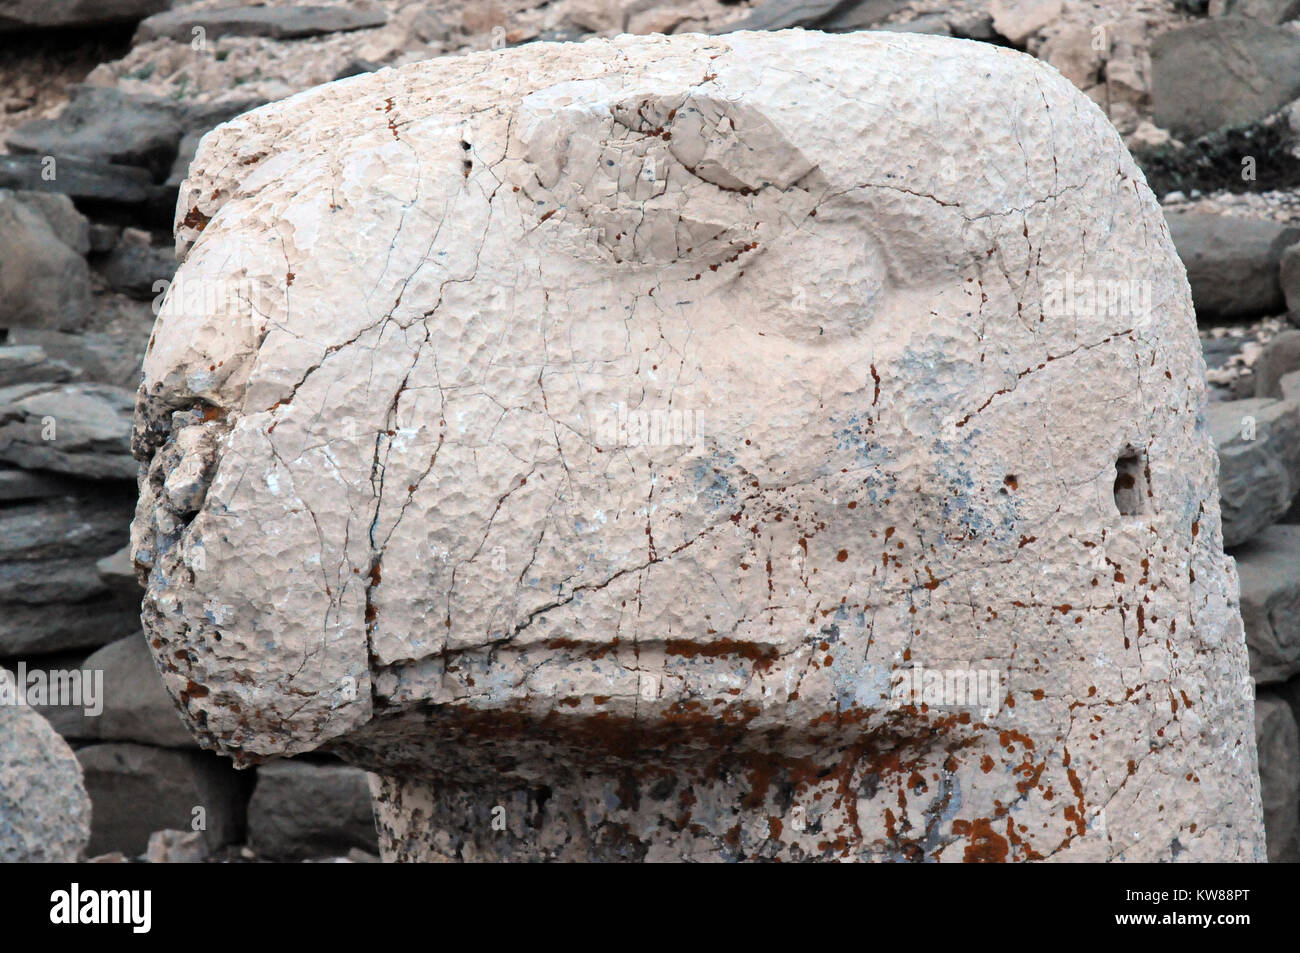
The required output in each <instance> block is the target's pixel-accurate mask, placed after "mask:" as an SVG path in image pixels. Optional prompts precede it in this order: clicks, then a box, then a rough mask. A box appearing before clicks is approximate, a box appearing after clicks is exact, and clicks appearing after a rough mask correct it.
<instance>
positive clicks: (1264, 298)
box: [1165, 212, 1300, 320]
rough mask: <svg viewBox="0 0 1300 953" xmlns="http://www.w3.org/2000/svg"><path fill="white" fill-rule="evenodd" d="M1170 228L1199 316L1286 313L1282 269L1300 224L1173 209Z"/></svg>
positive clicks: (1166, 217)
mask: <svg viewBox="0 0 1300 953" xmlns="http://www.w3.org/2000/svg"><path fill="white" fill-rule="evenodd" d="M1165 220H1166V221H1167V222H1168V223H1169V234H1170V237H1171V238H1172V239H1173V241H1174V247H1175V248H1177V249H1178V256H1179V257H1180V258H1181V259H1182V260H1183V265H1184V267H1186V269H1187V280H1188V282H1189V283H1190V284H1191V286H1192V302H1193V304H1194V305H1195V306H1196V317H1197V320H1207V319H1238V318H1251V317H1258V316H1260V315H1271V314H1280V313H1282V311H1283V310H1284V309H1285V307H1286V304H1285V300H1284V298H1283V296H1282V285H1281V282H1280V281H1279V277H1278V270H1279V266H1280V262H1281V260H1282V253H1283V252H1284V251H1285V249H1286V248H1287V246H1288V245H1290V244H1292V243H1294V242H1295V241H1296V240H1297V239H1298V238H1300V229H1298V228H1296V227H1295V226H1288V225H1282V224H1280V223H1278V222H1274V221H1271V220H1268V219H1253V218H1242V217H1240V216H1231V215H1216V214H1212V213H1206V212H1167V213H1165Z"/></svg>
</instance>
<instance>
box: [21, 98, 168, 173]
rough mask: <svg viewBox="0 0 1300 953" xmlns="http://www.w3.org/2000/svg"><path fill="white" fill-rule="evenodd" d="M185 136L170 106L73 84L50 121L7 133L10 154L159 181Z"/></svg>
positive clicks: (154, 100) (25, 126) (161, 102)
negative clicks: (110, 167) (107, 166)
mask: <svg viewBox="0 0 1300 953" xmlns="http://www.w3.org/2000/svg"><path fill="white" fill-rule="evenodd" d="M184 134H185V130H184V128H183V127H182V125H181V123H180V121H179V120H178V119H177V110H176V107H175V106H173V105H172V104H170V103H167V102H166V101H164V100H161V99H156V98H154V97H144V96H133V95H130V94H128V93H124V92H122V91H121V90H119V89H116V88H114V87H107V86H78V87H77V88H76V89H75V90H73V93H72V98H71V100H70V101H69V102H68V105H67V106H66V107H64V110H63V112H61V113H60V114H59V115H58V116H57V117H55V118H54V119H36V120H32V121H31V122H26V123H23V124H22V125H20V126H18V127H17V128H16V129H14V130H13V131H12V132H11V133H10V134H9V146H10V148H12V149H13V150H14V151H16V152H27V153H34V154H36V155H52V156H56V157H63V156H75V157H77V158H81V159H89V160H92V161H95V162H101V163H104V162H108V163H114V164H119V165H128V166H138V167H140V168H143V169H148V170H149V171H150V172H151V173H152V174H153V175H154V176H155V177H156V178H159V179H161V178H163V177H164V176H165V175H166V174H167V172H168V170H170V169H171V164H172V161H173V160H174V159H175V158H176V147H177V145H178V144H179V143H180V141H181V137H182V136H183V135H184Z"/></svg>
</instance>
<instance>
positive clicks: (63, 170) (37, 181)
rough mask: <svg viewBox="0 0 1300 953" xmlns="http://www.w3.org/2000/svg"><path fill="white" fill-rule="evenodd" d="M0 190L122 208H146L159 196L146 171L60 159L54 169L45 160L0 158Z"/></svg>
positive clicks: (85, 160)
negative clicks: (38, 194) (42, 193)
mask: <svg viewBox="0 0 1300 953" xmlns="http://www.w3.org/2000/svg"><path fill="white" fill-rule="evenodd" d="M51 176H52V177H51ZM0 187H3V188H8V189H24V190H27V191H33V192H46V193H54V194H62V195H67V196H68V197H70V198H73V199H78V200H84V201H88V202H104V203H108V204H110V205H121V206H137V205H143V204H145V203H147V202H150V201H151V200H152V199H153V198H154V195H155V192H154V188H153V185H152V180H151V179H150V177H149V173H148V172H146V171H145V170H144V169H139V168H136V167H134V166H127V165H115V164H113V163H109V162H98V161H94V160H91V159H78V158H76V157H73V156H59V157H56V158H55V160H54V163H53V165H50V164H48V163H47V162H46V161H45V157H44V156H38V155H13V156H4V155H0Z"/></svg>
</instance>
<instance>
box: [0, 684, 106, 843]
mask: <svg viewBox="0 0 1300 953" xmlns="http://www.w3.org/2000/svg"><path fill="white" fill-rule="evenodd" d="M17 690H18V687H17V685H16V681H15V679H14V676H13V673H11V672H9V671H8V670H5V669H0V698H3V699H4V700H3V702H2V703H0V862H3V863H6V864H12V863H57V864H68V863H75V862H76V861H77V860H79V859H81V855H82V853H83V852H84V851H85V848H86V842H87V841H88V840H89V839H90V798H89V797H87V796H86V786H85V784H84V782H83V780H82V775H81V767H80V765H78V764H77V758H76V756H75V755H74V754H73V753H72V749H71V748H69V747H68V743H67V742H66V741H64V740H63V739H62V738H60V737H59V734H58V732H56V731H55V730H54V729H53V728H51V727H50V723H49V722H48V721H46V720H45V719H44V718H42V717H41V716H40V714H39V713H38V712H37V711H36V710H35V709H33V708H30V707H28V706H26V705H19V704H15V703H14V699H15V693H16V691H17Z"/></svg>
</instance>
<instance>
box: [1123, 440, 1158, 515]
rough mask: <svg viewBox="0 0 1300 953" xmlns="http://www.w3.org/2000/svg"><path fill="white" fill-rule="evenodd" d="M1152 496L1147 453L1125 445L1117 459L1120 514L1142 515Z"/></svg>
mask: <svg viewBox="0 0 1300 953" xmlns="http://www.w3.org/2000/svg"><path fill="white" fill-rule="evenodd" d="M1150 496H1151V487H1150V485H1149V483H1148V480H1147V456H1146V453H1145V452H1143V451H1140V450H1134V449H1133V448H1132V447H1125V448H1124V452H1123V453H1122V454H1120V457H1119V459H1118V460H1116V461H1115V508H1116V509H1117V510H1119V515H1120V516H1141V515H1142V514H1143V513H1145V512H1147V500H1148V499H1149V498H1150Z"/></svg>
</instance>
